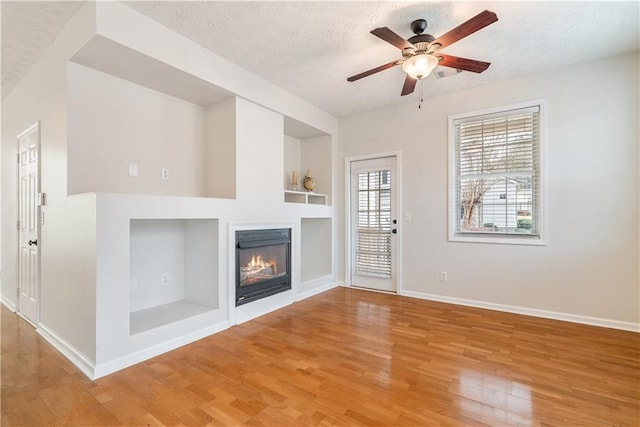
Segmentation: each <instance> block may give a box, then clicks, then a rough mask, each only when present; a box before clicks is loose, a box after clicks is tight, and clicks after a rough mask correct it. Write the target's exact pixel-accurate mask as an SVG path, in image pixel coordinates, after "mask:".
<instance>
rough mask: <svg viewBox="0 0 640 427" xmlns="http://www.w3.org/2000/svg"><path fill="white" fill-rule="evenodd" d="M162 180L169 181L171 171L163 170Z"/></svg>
mask: <svg viewBox="0 0 640 427" xmlns="http://www.w3.org/2000/svg"><path fill="white" fill-rule="evenodd" d="M161 176H162V179H164V180H167V179H169V169H165V168H163V169H162V173H161Z"/></svg>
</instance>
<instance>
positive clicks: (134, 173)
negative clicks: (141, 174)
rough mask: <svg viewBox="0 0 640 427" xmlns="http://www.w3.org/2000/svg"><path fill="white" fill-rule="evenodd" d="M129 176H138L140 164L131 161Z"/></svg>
mask: <svg viewBox="0 0 640 427" xmlns="http://www.w3.org/2000/svg"><path fill="white" fill-rule="evenodd" d="M129 176H138V164H137V163H129Z"/></svg>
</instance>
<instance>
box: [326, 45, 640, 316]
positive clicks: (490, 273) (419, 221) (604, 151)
mask: <svg viewBox="0 0 640 427" xmlns="http://www.w3.org/2000/svg"><path fill="white" fill-rule="evenodd" d="M497 65H498V66H499V64H497ZM494 66H495V65H494ZM452 78H454V77H452ZM428 83H429V84H437V81H433V80H430V81H429V82H428ZM540 98H546V99H547V100H548V104H547V105H548V111H547V116H546V117H547V122H546V127H545V129H544V131H545V134H546V137H547V147H546V150H547V151H546V163H547V169H546V190H547V192H546V202H547V205H546V216H545V219H546V221H547V227H548V235H547V238H546V241H547V243H548V245H547V246H513V245H498V244H478V243H458V242H455V243H454V242H448V241H447V116H448V115H451V114H458V113H464V112H470V111H476V110H481V109H485V108H490V107H498V106H503V105H509V104H513V103H517V102H521V101H526V100H532V99H540ZM638 117H639V111H638V53H637V52H636V53H634V54H628V55H623V56H618V57H614V58H609V59H607V60H606V61H603V60H600V61H597V62H592V63H587V64H579V65H574V66H569V67H564V68H560V69H556V70H551V71H547V72H543V73H539V74H535V75H531V76H528V77H524V78H519V79H513V80H508V81H503V82H499V83H495V84H491V85H487V86H483V87H479V88H475V89H470V90H465V91H460V92H456V93H452V94H449V95H444V96H439V97H435V98H432V99H426V100H425V102H424V104H423V106H422V108H421V109H418V108H417V100H416V102H415V103H413V102H408V103H406V104H404V105H401V106H398V107H394V108H389V109H384V110H378V111H373V112H369V113H364V114H361V115H357V116H354V117H350V118H345V119H342V120H341V121H340V130H339V132H340V141H341V151H340V157H348V156H355V155H361V154H366V153H376V152H385V151H390V150H401V151H402V159H403V165H402V178H403V190H402V191H403V194H402V196H403V203H404V206H403V209H404V211H410V212H411V214H412V221H411V222H402V223H401V224H400V226H401V227H402V230H401V232H402V233H403V254H404V259H403V266H402V268H403V284H402V286H403V289H404V290H405V291H409V292H414V293H417V294H420V295H427V296H429V295H431V296H436V297H451V298H460V299H466V300H474V301H480V302H488V303H493V304H501V305H509V306H517V307H525V308H533V309H540V310H548V311H553V312H560V313H567V314H572V315H578V316H588V317H595V318H602V319H610V320H614V321H619V322H630V323H632V324H636V325H637V324H638V323H639V320H640V307H639V304H640V293H639V285H638V218H639V217H638V126H639V124H638ZM341 169H343V167H342V166H341ZM338 176H339V178H340V182H341V188H344V175H343V173H340V174H338ZM338 194H339V195H340V196H341V210H340V211H341V212H344V196H343V194H342V193H341V192H339V193H338ZM343 218H344V216H343ZM340 235H341V236H344V233H341V234H340ZM339 247H340V248H343V247H344V244H343V242H341V243H340V245H339ZM443 270H444V271H448V273H449V281H448V282H446V283H442V282H439V279H438V273H439V271H443ZM340 271H341V273H340V275H341V277H344V265H341V268H340Z"/></svg>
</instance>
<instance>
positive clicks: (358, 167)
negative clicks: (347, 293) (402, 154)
mask: <svg viewBox="0 0 640 427" xmlns="http://www.w3.org/2000/svg"><path fill="white" fill-rule="evenodd" d="M350 165H351V186H350V188H351V191H350V193H351V194H350V196H351V209H350V211H351V227H350V229H351V285H352V286H357V287H364V288H370V289H376V290H381V291H391V292H395V291H396V290H397V283H396V282H397V280H396V264H397V251H396V235H397V229H398V224H397V220H396V206H395V204H396V194H397V180H396V158H395V157H382V158H377V159H369V160H359V161H352V162H351V164H350Z"/></svg>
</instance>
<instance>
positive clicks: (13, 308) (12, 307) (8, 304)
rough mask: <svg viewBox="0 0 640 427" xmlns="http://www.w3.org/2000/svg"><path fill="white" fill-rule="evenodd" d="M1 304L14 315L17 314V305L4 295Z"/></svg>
mask: <svg viewBox="0 0 640 427" xmlns="http://www.w3.org/2000/svg"><path fill="white" fill-rule="evenodd" d="M0 303H2V305H4V306H5V307H7V308H8V309H9V310H11V312H12V313H15V312H16V308H17V307H16V305H15V304H14V303H13V302H11V301H9V299H8V298H7V297H5V296H4V295H0Z"/></svg>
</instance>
